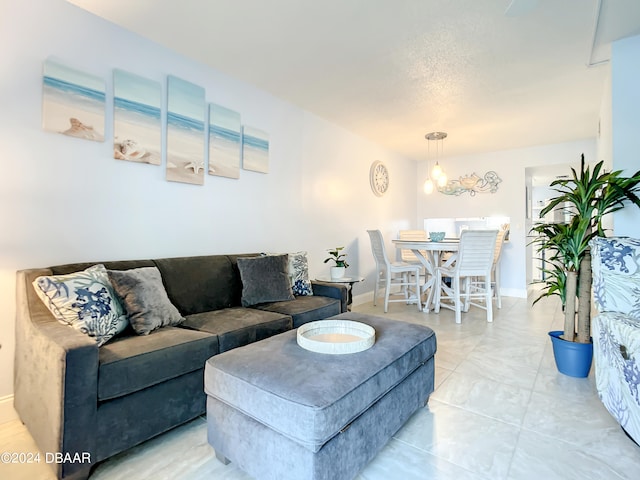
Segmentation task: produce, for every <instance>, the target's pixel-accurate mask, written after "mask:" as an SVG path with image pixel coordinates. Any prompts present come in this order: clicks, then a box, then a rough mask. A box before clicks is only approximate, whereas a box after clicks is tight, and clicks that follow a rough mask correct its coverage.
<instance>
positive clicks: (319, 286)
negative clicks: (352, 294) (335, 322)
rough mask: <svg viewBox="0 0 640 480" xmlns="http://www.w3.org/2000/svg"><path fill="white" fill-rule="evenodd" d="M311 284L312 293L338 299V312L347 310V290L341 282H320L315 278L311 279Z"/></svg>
mask: <svg viewBox="0 0 640 480" xmlns="http://www.w3.org/2000/svg"><path fill="white" fill-rule="evenodd" d="M311 285H312V287H313V294H314V295H320V296H322V297H329V298H335V299H337V300H340V313H344V312H346V311H347V300H348V296H349V290H348V287H347V286H346V285H344V284H341V283H330V282H320V281H317V280H312V281H311Z"/></svg>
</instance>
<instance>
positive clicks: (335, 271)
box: [331, 267, 345, 280]
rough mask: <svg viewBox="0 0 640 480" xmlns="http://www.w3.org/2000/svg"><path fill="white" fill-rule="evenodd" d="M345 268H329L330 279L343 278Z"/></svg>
mask: <svg viewBox="0 0 640 480" xmlns="http://www.w3.org/2000/svg"><path fill="white" fill-rule="evenodd" d="M344 271H345V267H331V278H333V279H336V280H337V279H338V278H342V277H344Z"/></svg>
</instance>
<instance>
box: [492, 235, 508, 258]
mask: <svg viewBox="0 0 640 480" xmlns="http://www.w3.org/2000/svg"><path fill="white" fill-rule="evenodd" d="M506 234H507V231H506V230H498V235H497V237H496V248H495V250H494V252H493V263H496V264H497V263H498V262H499V261H500V255H501V254H502V244H503V243H504V237H505V236H506Z"/></svg>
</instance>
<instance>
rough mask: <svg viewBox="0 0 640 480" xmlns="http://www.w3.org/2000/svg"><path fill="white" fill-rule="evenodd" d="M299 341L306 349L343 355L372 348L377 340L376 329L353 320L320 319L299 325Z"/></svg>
mask: <svg viewBox="0 0 640 480" xmlns="http://www.w3.org/2000/svg"><path fill="white" fill-rule="evenodd" d="M297 341H298V345H300V346H301V347H302V348H304V349H305V350H309V351H312V352H316V353H328V354H331V355H342V354H345V353H357V352H362V351H364V350H367V349H368V348H371V347H372V346H373V344H374V343H375V341H376V331H375V330H374V328H373V327H371V326H369V325H366V324H364V323H360V322H353V321H351V320H319V321H317V322H309V323H305V324H304V325H301V326H300V327H298V335H297Z"/></svg>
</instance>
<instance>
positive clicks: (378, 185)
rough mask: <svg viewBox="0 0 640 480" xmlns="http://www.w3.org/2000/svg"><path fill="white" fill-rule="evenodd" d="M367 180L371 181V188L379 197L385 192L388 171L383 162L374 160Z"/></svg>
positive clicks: (387, 184)
mask: <svg viewBox="0 0 640 480" xmlns="http://www.w3.org/2000/svg"><path fill="white" fill-rule="evenodd" d="M369 181H370V182H371V190H373V193H375V194H376V195H377V196H379V197H381V196H382V195H384V194H385V193H386V191H387V190H388V188H389V171H388V170H387V167H385V166H384V163H382V162H380V161H375V162H373V163H372V164H371V170H370V172H369Z"/></svg>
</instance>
